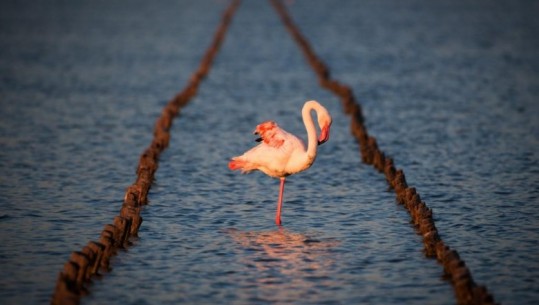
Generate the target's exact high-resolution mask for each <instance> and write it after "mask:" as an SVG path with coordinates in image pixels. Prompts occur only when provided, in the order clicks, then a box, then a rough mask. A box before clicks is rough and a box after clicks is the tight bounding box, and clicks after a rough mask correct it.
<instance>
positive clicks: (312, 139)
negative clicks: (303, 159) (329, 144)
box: [301, 103, 318, 159]
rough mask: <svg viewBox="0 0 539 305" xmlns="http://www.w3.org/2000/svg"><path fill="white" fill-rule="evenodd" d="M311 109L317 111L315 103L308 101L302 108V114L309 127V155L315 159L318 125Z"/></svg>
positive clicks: (306, 126) (306, 125) (306, 127)
mask: <svg viewBox="0 0 539 305" xmlns="http://www.w3.org/2000/svg"><path fill="white" fill-rule="evenodd" d="M311 110H315V111H317V110H316V107H315V105H314V104H312V103H306V104H305V106H303V109H302V110H301V116H302V117H303V124H305V129H307V156H308V157H309V158H312V159H314V158H315V157H316V149H317V147H318V140H317V138H316V127H315V126H314V122H313V117H312V116H311Z"/></svg>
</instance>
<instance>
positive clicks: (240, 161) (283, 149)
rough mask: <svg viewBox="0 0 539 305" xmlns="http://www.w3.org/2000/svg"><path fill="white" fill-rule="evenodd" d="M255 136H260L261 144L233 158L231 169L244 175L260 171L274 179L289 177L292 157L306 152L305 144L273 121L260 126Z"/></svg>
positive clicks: (230, 164)
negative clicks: (288, 170) (300, 152)
mask: <svg viewBox="0 0 539 305" xmlns="http://www.w3.org/2000/svg"><path fill="white" fill-rule="evenodd" d="M255 134H258V135H260V138H261V140H260V144H258V145H257V146H255V147H253V148H251V149H250V150H248V151H247V152H245V153H244V154H243V155H241V156H237V157H234V158H232V161H230V163H229V165H228V166H229V168H230V169H232V170H236V169H239V170H241V171H242V172H243V173H248V172H250V171H253V170H260V171H262V172H264V173H265V174H267V175H269V176H272V177H284V176H287V175H288V174H289V173H288V172H287V166H288V163H289V161H290V159H291V157H292V156H293V155H294V153H295V152H296V151H304V150H305V148H304V144H303V142H302V141H301V140H300V139H298V138H297V137H296V136H294V135H292V134H290V133H288V132H286V131H285V130H283V129H281V128H279V127H278V126H277V124H275V122H272V121H268V122H264V123H262V124H259V125H258V126H257V127H256V129H255Z"/></svg>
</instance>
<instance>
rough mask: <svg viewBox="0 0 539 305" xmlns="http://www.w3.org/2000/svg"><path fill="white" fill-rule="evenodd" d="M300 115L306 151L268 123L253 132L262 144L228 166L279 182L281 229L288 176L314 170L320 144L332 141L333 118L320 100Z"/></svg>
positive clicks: (277, 219) (307, 104) (307, 105)
mask: <svg viewBox="0 0 539 305" xmlns="http://www.w3.org/2000/svg"><path fill="white" fill-rule="evenodd" d="M312 110H314V111H315V112H316V116H317V120H318V126H319V127H320V135H319V136H318V139H317V134H316V127H315V126H314V123H313V118H312V116H311V111H312ZM301 116H302V117H303V123H304V124H305V129H307V141H308V144H307V149H305V145H304V144H303V141H301V139H299V138H298V137H296V136H295V135H293V134H291V133H288V132H286V131H285V130H284V129H281V128H280V127H279V126H278V125H277V123H275V122H274V121H266V122H263V123H260V124H259V125H258V126H256V129H255V131H254V134H255V135H259V136H260V138H258V139H256V141H257V142H260V144H258V145H257V146H255V147H253V148H251V149H250V150H248V151H247V152H245V153H244V154H243V155H241V156H236V157H233V158H232V159H231V160H230V162H229V163H228V168H229V169H231V170H241V172H242V173H245V174H246V173H249V172H251V171H253V170H259V171H261V172H263V173H265V174H266V175H268V176H270V177H274V178H279V179H280V188H279V199H278V201H277V212H276V214H275V224H277V225H278V226H281V223H282V222H281V209H282V205H283V193H284V183H285V180H286V177H287V176H289V175H292V174H295V173H299V172H301V171H304V170H306V169H308V168H309V167H311V165H312V164H313V162H314V160H315V159H316V150H317V148H318V145H320V144H323V143H325V142H326V141H327V140H328V139H329V129H330V127H331V116H330V115H329V112H328V111H327V110H326V108H324V107H323V106H322V105H320V103H318V102H317V101H307V102H305V104H304V105H303V108H302V109H301Z"/></svg>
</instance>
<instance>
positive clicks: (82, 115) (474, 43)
mask: <svg viewBox="0 0 539 305" xmlns="http://www.w3.org/2000/svg"><path fill="white" fill-rule="evenodd" d="M226 4H227V3H226V2H225V1H217V0H215V1H196V3H191V2H180V3H175V2H173V1H161V2H159V4H155V3H152V4H148V3H146V2H143V1H140V2H137V3H136V5H135V4H132V5H131V6H126V4H124V3H122V2H121V1H118V2H116V1H102V2H99V1H98V2H96V1H78V2H73V1H72V2H67V3H55V4H54V5H50V4H47V3H44V2H38V3H32V6H29V5H24V4H21V3H17V2H2V4H0V5H1V9H0V22H1V23H0V24H1V27H0V71H1V75H2V81H1V82H0V93H1V95H0V103H1V112H0V116H1V117H0V118H1V119H0V139H1V140H0V141H1V143H2V150H1V151H0V167H1V168H0V169H1V171H2V173H3V175H2V176H1V178H0V179H1V180H0V188H1V189H0V190H1V191H2V194H3V196H2V197H1V199H0V206H1V213H0V216H1V217H0V231H1V232H2V233H1V234H2V235H1V236H2V243H1V246H0V266H1V268H2V271H3V273H4V274H3V276H2V278H1V279H0V287H2V288H0V301H1V303H2V304H22V303H24V304H28V303H35V304H37V303H46V302H48V300H49V299H50V295H51V293H52V291H53V288H54V284H55V280H56V276H57V273H58V272H59V271H60V270H61V269H62V266H63V264H64V263H65V262H66V260H67V259H68V257H69V254H70V252H71V251H76V250H80V248H81V247H82V246H83V245H85V244H86V243H87V242H88V241H89V240H92V239H94V240H95V239H96V238H97V236H98V234H99V232H100V231H101V229H102V227H103V225H105V224H106V223H110V222H112V219H113V217H114V216H115V215H116V214H117V212H118V211H119V208H120V205H121V199H122V198H123V192H124V190H125V188H126V187H127V186H128V185H129V184H131V183H132V182H133V181H134V179H135V173H134V169H135V166H136V164H137V162H138V157H139V155H140V153H141V152H142V150H143V149H144V148H145V147H146V146H147V145H148V144H149V142H150V139H151V132H152V128H153V123H154V120H155V119H156V118H157V116H158V114H159V113H160V111H161V108H162V106H163V105H164V104H165V103H166V101H167V100H168V99H169V98H170V97H172V96H173V95H174V94H175V93H176V92H178V91H179V90H180V89H181V88H182V87H183V85H184V84H185V82H186V81H187V79H188V78H189V76H190V73H191V72H192V71H193V70H194V69H195V67H196V66H197V64H198V61H199V59H200V56H201V55H202V52H203V50H205V48H206V47H207V46H208V45H209V42H210V37H211V35H212V34H213V32H214V30H215V27H216V25H217V24H218V22H219V19H220V14H221V12H222V11H223V9H224V8H225V7H226ZM289 9H290V12H291V14H292V16H293V17H294V19H295V21H296V22H297V23H298V25H299V26H300V28H301V30H302V31H303V32H304V34H305V35H306V36H307V38H308V39H309V40H310V41H311V42H312V44H313V47H314V48H315V50H316V52H317V53H318V54H320V56H321V57H322V58H323V59H324V61H326V63H327V64H328V66H329V67H330V68H331V70H332V72H333V75H334V77H335V78H337V79H339V80H342V81H343V82H345V83H347V84H349V85H350V86H352V88H353V90H354V92H355V93H356V96H357V97H358V99H359V100H360V102H361V103H362V106H363V110H364V113H365V115H366V117H367V127H368V129H369V131H370V133H371V134H372V135H374V136H375V137H376V138H377V139H378V143H379V145H380V146H381V148H382V149H383V150H384V151H385V152H386V153H389V154H390V155H391V156H392V157H394V159H395V161H396V164H397V166H398V167H400V168H403V169H404V171H405V173H406V177H407V180H408V182H409V184H411V185H413V186H415V187H416V188H417V189H418V191H419V192H420V194H421V195H422V197H423V199H424V200H425V201H426V202H427V204H428V205H429V206H430V207H432V208H433V209H434V214H435V220H436V224H437V227H438V229H439V231H440V233H441V235H442V237H443V238H444V240H445V241H446V242H447V243H448V244H449V245H450V246H451V247H454V248H456V249H457V250H458V251H459V253H460V254H461V256H462V257H463V259H464V260H465V261H466V263H467V264H468V266H469V267H470V270H471V271H472V274H473V276H474V279H475V280H476V281H477V282H479V283H481V284H484V285H486V286H487V287H488V288H489V290H490V291H491V292H492V293H493V294H494V296H495V297H496V300H497V301H499V302H501V303H503V304H534V303H535V302H536V300H537V299H539V294H538V293H537V291H539V289H538V288H539V284H538V283H537V277H538V275H539V265H538V263H537V261H539V260H538V258H539V257H538V256H537V251H536V249H537V246H538V240H539V225H538V224H537V217H538V216H539V199H538V193H539V187H538V185H539V181H538V180H539V179H538V172H539V164H538V160H539V156H538V153H537V148H538V147H539V146H538V144H539V143H538V142H539V139H538V137H539V123H538V122H537V120H536V119H535V118H536V117H537V114H538V113H539V112H538V110H539V109H538V107H539V104H538V103H537V102H536V100H537V97H538V96H539V81H538V80H539V78H538V76H539V59H538V57H537V55H536V50H537V49H538V48H537V47H538V44H539V41H538V39H537V37H539V35H538V32H539V24H538V21H537V20H536V18H535V17H534V14H533V12H535V11H537V4H535V3H534V2H533V1H520V2H519V1H513V2H511V3H501V2H492V1H479V2H474V3H467V2H465V1H462V2H455V1H447V2H436V3H431V2H428V1H419V0H417V1H411V2H407V3H401V2H399V1H390V0H387V1H365V2H361V3H359V2H357V1H341V2H340V6H339V7H333V6H332V4H330V3H327V2H324V1H294V2H292V5H291V6H290V7H289ZM307 99H317V100H319V101H321V102H322V103H323V104H324V105H326V106H327V108H328V109H329V111H330V112H331V113H332V115H333V118H334V124H333V127H332V133H331V139H330V141H329V142H328V143H326V144H324V145H323V146H321V147H320V150H319V156H318V158H317V161H316V163H315V164H314V165H313V167H312V168H311V169H309V170H308V171H306V172H304V173H301V174H298V175H295V176H292V177H290V178H289V179H288V182H287V186H286V190H285V203H284V211H283V223H284V227H283V229H281V230H279V229H277V228H276V227H275V225H274V224H273V217H274V212H275V202H276V199H277V192H278V181H277V180H274V179H271V178H269V177H267V176H265V175H263V174H260V173H253V174H250V175H247V176H246V175H240V174H238V173H236V172H230V171H229V170H228V169H227V167H226V164H227V160H228V158H229V157H230V156H234V155H237V154H240V153H241V152H243V151H244V150H246V149H248V148H249V147H251V146H252V145H253V144H254V143H255V142H253V141H252V140H253V139H254V138H253V136H252V135H251V131H252V130H253V128H254V126H255V125H256V124H257V123H259V122H261V121H263V120H266V119H274V120H277V121H278V122H279V124H280V125H282V126H284V127H285V128H286V129H287V130H289V131H291V132H293V133H295V134H298V135H300V136H302V137H304V133H305V132H304V129H303V126H302V123H301V118H300V113H299V110H300V108H301V106H302V103H303V102H304V101H305V100H307ZM348 122H349V120H348V118H347V117H345V116H344V115H343V114H342V111H341V109H340V106H339V102H338V101H337V99H336V98H335V97H333V96H332V95H330V94H329V93H328V92H326V91H323V90H321V89H320V88H319V87H318V85H317V81H316V78H315V77H314V74H313V73H312V72H311V71H310V68H309V67H308V66H307V65H306V64H305V61H304V58H303V57H302V54H301V53H300V51H299V49H298V48H297V47H296V45H295V44H294V42H293V41H292V40H291V39H290V37H289V35H288V34H287V33H286V32H285V30H284V28H283V26H282V25H281V23H280V21H279V19H278V17H277V16H276V14H275V13H274V12H273V9H272V8H271V6H270V5H269V4H268V3H266V2H253V1H245V2H244V3H242V5H241V6H240V8H239V10H238V12H237V14H236V16H235V18H234V20H233V23H232V25H231V27H230V31H229V33H228V34H227V38H226V40H225V43H224V44H223V46H222V50H221V52H220V53H219V55H218V57H217V60H216V61H215V64H214V66H213V68H212V70H211V71H210V75H209V77H208V78H207V79H206V80H205V81H204V82H203V84H202V86H201V88H200V90H199V93H198V95H197V96H196V98H195V99H193V101H192V102H191V104H189V106H188V107H186V108H185V109H184V110H183V111H182V113H181V116H180V117H179V118H178V119H177V120H176V121H175V122H174V125H173V130H172V139H171V144H170V147H169V148H168V150H166V151H165V153H164V154H163V155H162V158H161V161H160V166H159V170H158V172H157V177H156V178H157V180H156V183H155V184H154V186H153V187H152V189H151V192H150V196H149V199H150V205H149V206H147V207H146V208H145V209H144V211H143V213H142V216H143V218H144V222H143V224H142V227H141V229H140V234H139V235H140V238H139V239H138V240H136V241H135V244H134V246H133V247H131V248H129V249H128V250H127V251H126V252H122V253H120V254H119V255H118V256H116V257H115V258H114V259H113V262H112V267H113V268H114V270H113V271H112V272H111V273H110V274H107V275H106V276H105V277H103V279H100V280H95V281H94V283H93V285H92V287H91V288H90V290H91V294H90V295H89V296H87V297H85V298H84V299H83V303H84V304H103V303H107V304H115V303H118V304H119V303H122V304H177V303H182V302H183V303H217V302H219V303H223V302H225V303H235V304H248V303H261V304H264V303H299V304H314V303H317V304H320V303H324V304H333V303H335V304H350V303H373V304H454V297H453V291H452V288H451V286H450V285H449V284H448V283H447V282H445V281H444V280H443V279H442V278H441V275H442V269H441V267H440V266H439V265H438V264H437V263H436V262H435V261H434V260H430V259H426V258H424V257H423V255H422V254H421V248H422V244H421V238H420V237H419V236H417V235H415V233H414V230H413V228H411V227H410V225H409V223H408V222H409V216H408V215H407V213H406V212H405V211H404V210H403V209H402V208H401V207H399V206H397V205H396V204H395V203H394V195H393V194H392V193H390V192H387V191H386V190H387V185H386V182H385V181H384V178H383V177H382V176H381V175H379V174H378V173H376V172H375V171H374V170H373V169H372V168H371V167H368V166H366V165H364V164H362V163H361V159H360V155H359V149H358V147H357V144H356V143H355V142H354V140H353V139H352V137H351V136H350V134H349V129H348Z"/></svg>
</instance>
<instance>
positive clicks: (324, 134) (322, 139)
mask: <svg viewBox="0 0 539 305" xmlns="http://www.w3.org/2000/svg"><path fill="white" fill-rule="evenodd" d="M330 127H331V125H330V124H327V125H325V126H324V127H322V131H321V132H320V136H319V137H318V145H321V144H324V143H326V141H327V140H329V128H330Z"/></svg>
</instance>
